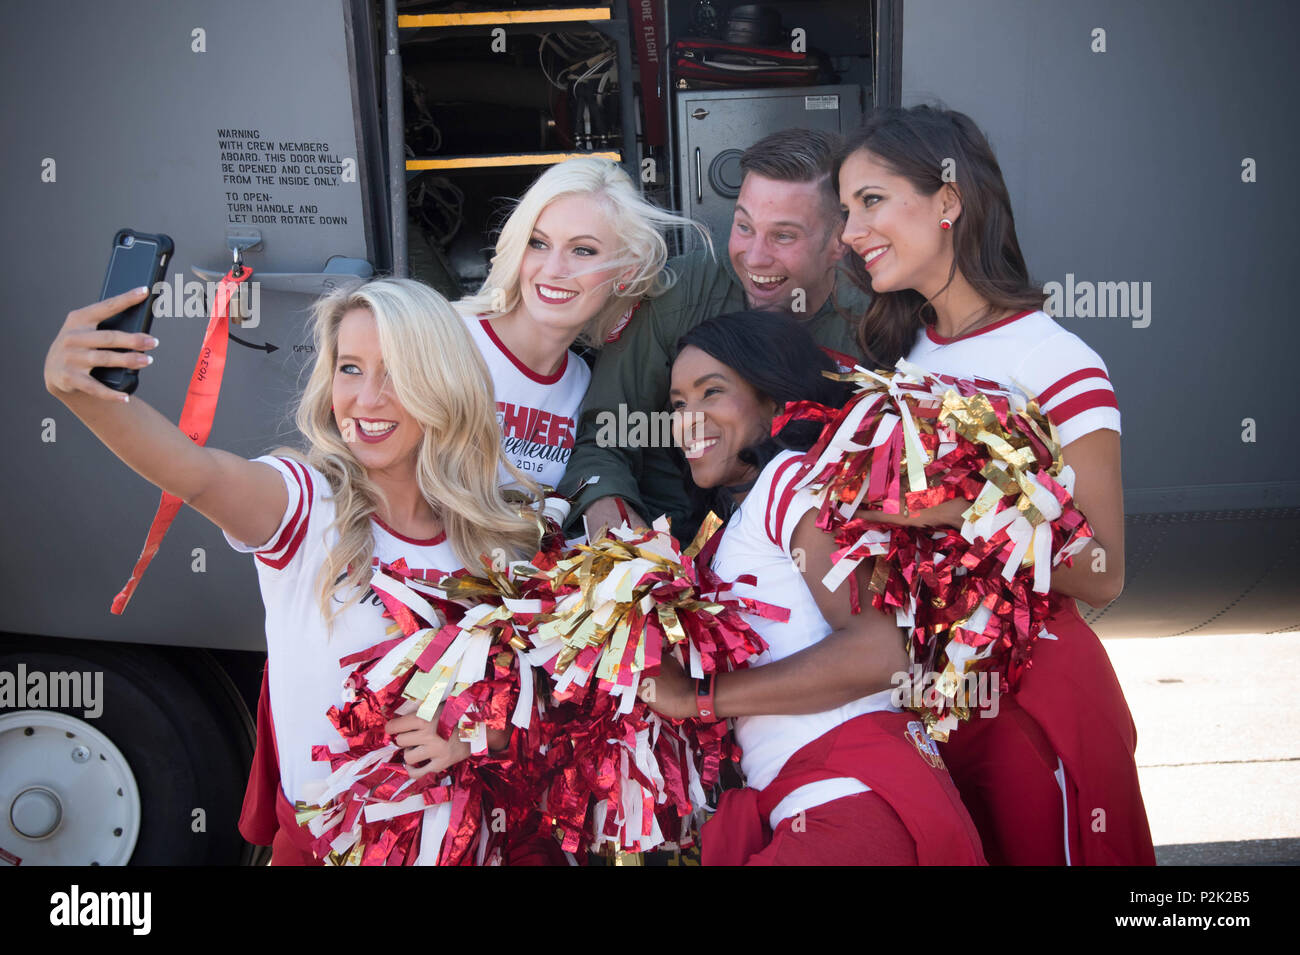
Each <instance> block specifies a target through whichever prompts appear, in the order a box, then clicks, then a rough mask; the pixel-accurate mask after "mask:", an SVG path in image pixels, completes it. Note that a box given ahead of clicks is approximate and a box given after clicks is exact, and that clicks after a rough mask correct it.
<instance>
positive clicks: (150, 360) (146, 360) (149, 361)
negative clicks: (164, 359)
mask: <svg viewBox="0 0 1300 955" xmlns="http://www.w3.org/2000/svg"><path fill="white" fill-rule="evenodd" d="M144 363H145V364H146V365H152V364H153V355H145V356H144Z"/></svg>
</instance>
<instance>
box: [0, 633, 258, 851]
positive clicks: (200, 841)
mask: <svg viewBox="0 0 1300 955" xmlns="http://www.w3.org/2000/svg"><path fill="white" fill-rule="evenodd" d="M19 663H24V664H26V666H27V669H28V671H29V672H30V671H32V670H43V671H45V672H51V671H79V672H85V671H102V672H103V674H104V688H103V693H102V698H101V701H100V703H101V706H102V709H103V712H102V713H101V715H100V716H99V717H98V718H96V719H93V720H86V722H88V723H90V724H92V725H93V726H94V727H95V728H96V729H97V730H99V731H100V732H101V733H103V734H104V735H105V736H107V737H108V738H109V739H111V740H112V742H113V744H114V745H115V746H117V748H118V749H120V750H121V751H122V755H123V756H125V757H126V760H127V762H128V763H129V764H130V766H131V772H132V774H133V775H134V776H135V781H136V785H137V787H138V788H139V791H140V834H139V837H138V839H137V840H136V846H135V852H134V853H133V854H132V856H131V861H130V864H131V865H240V864H248V863H250V862H252V861H254V860H255V850H254V848H253V847H250V846H249V845H248V844H247V843H246V842H245V841H244V839H243V837H242V836H240V834H239V831H238V829H237V828H236V827H237V823H238V820H239V811H240V807H241V805H242V803H243V795H244V786H245V783H246V781H247V779H248V768H249V765H250V763H251V761H252V752H253V750H252V747H253V739H252V725H253V724H252V719H251V717H250V716H249V714H248V711H247V707H245V706H244V704H243V701H242V700H241V699H240V697H239V694H238V692H237V691H236V690H235V689H234V687H233V685H232V684H231V683H230V680H229V678H227V677H226V676H225V674H224V672H223V671H222V670H221V669H220V667H218V666H217V665H216V664H215V663H214V662H213V661H212V660H211V658H210V657H208V655H207V654H206V653H205V652H204V651H202V650H191V649H185V648H173V647H162V648H155V647H146V646H140V645H137V644H123V643H112V644H109V643H95V642H89V641H76V640H59V639H41V640H39V642H38V640H37V638H31V637H27V638H8V639H6V640H5V641H4V642H3V643H0V670H9V671H10V672H15V673H16V672H17V665H18V664H19ZM51 709H55V708H53V707H51ZM57 711H58V712H62V713H67V714H68V715H70V716H75V717H77V718H78V719H85V716H84V710H81V709H58V710H57ZM195 809H202V810H204V813H205V819H204V825H203V829H204V831H202V832H195V831H194V827H195V824H196V823H195V815H194V810H195Z"/></svg>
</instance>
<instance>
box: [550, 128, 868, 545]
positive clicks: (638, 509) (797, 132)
mask: <svg viewBox="0 0 1300 955" xmlns="http://www.w3.org/2000/svg"><path fill="white" fill-rule="evenodd" d="M840 145H841V140H840V138H839V137H838V136H837V135H835V134H834V133H826V132H820V131H815V130H807V129H787V130H782V131H780V132H776V133H772V134H771V135H769V136H766V137H764V138H763V139H761V140H759V141H758V142H757V143H755V144H754V145H753V146H751V147H750V148H749V149H748V150H746V151H745V153H744V155H743V156H742V157H741V159H740V167H741V170H742V172H743V173H744V178H743V180H742V182H741V186H740V194H739V195H738V196H737V197H736V211H735V218H734V221H733V222H732V226H731V233H730V235H729V236H728V240H727V259H726V260H724V261H718V260H716V259H714V258H713V257H712V256H710V255H709V253H708V251H707V250H700V251H699V252H696V253H693V254H689V255H683V256H679V257H678V258H676V259H673V260H672V261H671V262H670V263H669V267H670V268H672V270H673V271H674V273H675V274H676V275H677V282H676V284H675V285H674V286H673V287H672V288H671V289H669V290H668V291H667V292H665V293H664V294H663V295H661V296H659V297H658V298H652V299H648V300H646V301H645V302H644V303H643V304H642V306H641V307H640V308H639V309H637V311H636V313H635V314H634V315H633V316H632V319H631V321H630V322H629V324H628V326H627V328H626V329H625V331H624V332H623V334H622V335H621V336H620V337H619V338H618V340H617V341H614V342H611V343H609V344H606V345H605V347H604V348H602V349H601V352H600V357H599V359H598V360H597V362H596V368H595V371H594V373H593V375H592V379H591V385H590V387H589V389H588V391H587V397H586V400H585V401H584V402H583V405H582V412H581V418H580V421H579V426H578V436H577V441H576V443H575V446H574V450H573V454H572V456H571V457H570V458H569V462H568V466H567V468H566V470H565V475H564V480H563V481H562V482H561V484H560V492H561V493H562V494H564V495H566V496H567V495H570V494H572V493H573V492H574V491H575V490H576V489H577V488H578V486H579V485H580V484H582V483H583V482H584V481H587V480H588V479H589V478H591V477H593V476H596V477H599V482H598V483H595V484H592V485H588V486H586V487H584V488H583V490H582V493H581V494H579V495H578V497H577V498H576V499H575V501H574V506H573V510H572V512H571V514H570V518H569V520H570V526H569V529H570V532H571V533H578V532H581V531H582V529H583V526H584V523H583V519H584V517H585V526H586V528H587V530H588V531H589V532H590V533H591V534H597V533H599V531H600V529H601V528H605V527H611V526H616V525H618V524H619V523H620V521H621V518H620V516H619V512H618V499H622V502H623V504H624V507H625V509H626V510H627V512H628V517H629V519H630V522H631V523H632V525H633V526H634V527H636V526H647V525H648V524H649V522H650V521H653V520H654V519H655V518H657V517H658V516H659V515H660V514H667V515H668V516H669V517H671V518H672V525H673V533H674V535H675V536H677V537H678V539H679V540H681V541H682V542H683V544H685V543H686V542H689V541H690V539H691V538H692V537H693V536H694V533H695V527H694V525H693V518H692V516H691V515H690V513H689V504H688V500H687V496H686V485H685V484H684V481H685V479H686V478H685V461H684V458H683V457H682V455H681V452H680V450H678V449H675V448H667V447H659V446H655V445H657V444H658V443H659V442H657V441H655V440H653V437H652V436H653V435H654V433H655V431H656V429H654V428H643V429H639V431H638V434H643V435H646V436H648V438H649V440H644V441H635V442H633V441H629V440H627V437H626V436H620V439H619V440H614V441H611V440H609V435H610V433H611V431H612V430H613V429H612V428H610V427H609V426H608V422H610V421H627V420H629V418H628V416H629V415H634V416H637V417H640V416H645V418H649V416H650V415H652V414H653V413H655V412H664V411H667V409H668V383H669V372H670V361H671V359H672V355H673V352H674V350H675V348H676V344H677V340H678V338H680V337H681V336H682V335H684V334H685V333H686V332H687V331H689V330H690V329H692V328H694V327H695V326H696V325H698V324H700V323H701V322H703V321H704V320H705V319H707V318H711V317H713V316H714V315H721V314H725V313H727V312H735V311H741V310H743V309H746V308H760V309H785V310H789V311H790V312H791V320H792V321H799V322H802V323H803V324H804V325H805V327H807V328H808V330H809V331H810V332H811V333H812V335H813V338H815V339H816V340H817V342H818V343H819V344H820V345H821V346H822V347H823V348H825V349H827V350H828V351H830V352H831V353H832V355H833V356H834V357H837V358H840V359H841V361H842V360H843V357H844V356H848V358H850V359H852V360H853V361H857V360H860V358H859V356H860V354H861V352H860V349H859V348H858V345H857V343H856V341H855V338H854V322H855V320H856V318H857V317H858V316H861V315H862V314H863V313H864V312H865V311H866V306H867V304H868V301H867V299H866V297H865V296H864V295H863V294H862V293H861V292H859V291H857V290H856V289H855V288H854V286H853V285H852V284H851V283H850V282H849V281H848V280H847V279H841V280H840V281H838V282H837V280H836V272H837V268H836V267H837V265H838V263H839V261H840V258H841V257H842V256H843V254H844V251H845V247H844V246H843V245H842V244H841V242H840V233H841V232H842V231H843V224H844V223H843V216H842V214H841V212H840V200H839V196H838V195H836V193H835V186H834V183H833V182H831V179H830V173H831V167H832V165H833V163H834V159H835V154H836V152H837V151H838V149H839V148H840ZM842 363H843V361H842ZM620 406H621V409H622V413H621V414H620ZM632 420H635V418H633V419H632ZM643 420H644V418H643ZM650 420H654V419H652V418H651V419H650ZM602 424H604V425H605V427H604V428H602ZM634 444H635V445H637V446H632V445H634ZM647 444H649V445H651V446H645V445H647Z"/></svg>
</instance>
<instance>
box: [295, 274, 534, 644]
mask: <svg viewBox="0 0 1300 955" xmlns="http://www.w3.org/2000/svg"><path fill="white" fill-rule="evenodd" d="M354 309H365V310H366V311H368V312H369V313H370V314H371V315H373V316H374V318H375V325H376V328H377V330H378V333H379V347H380V351H381V353H382V355H383V360H384V366H385V368H386V369H387V372H388V375H389V378H390V380H391V382H392V387H393V391H394V393H395V395H396V397H397V400H398V402H400V403H401V405H402V407H403V408H404V409H405V410H406V412H407V413H408V414H409V415H411V417H413V418H414V419H415V420H416V421H417V422H418V423H419V424H420V426H421V427H422V428H423V430H424V436H423V438H422V439H421V441H420V444H419V447H418V449H417V452H416V454H417V457H416V481H417V482H418V483H419V486H420V493H421V494H423V496H424V499H425V500H426V501H428V502H429V505H430V506H431V507H432V508H433V510H434V513H435V514H437V515H438V518H439V520H440V521H441V522H442V525H443V528H444V529H445V531H446V534H447V541H448V543H450V544H451V546H452V548H453V549H454V550H455V552H456V556H457V557H458V558H459V559H460V561H461V563H463V564H464V565H465V566H466V567H468V568H470V569H471V570H473V571H479V570H481V566H480V564H481V557H483V556H486V557H488V558H489V559H490V560H496V559H498V558H500V557H502V556H504V557H505V558H506V559H507V560H517V559H520V558H526V557H531V556H532V554H533V553H534V552H535V551H536V549H537V546H538V543H539V525H538V522H537V521H536V519H534V518H533V517H531V516H530V515H529V514H528V513H527V512H525V511H521V510H520V508H519V507H518V506H514V505H512V504H510V503H509V502H507V501H506V499H505V498H504V497H503V495H502V492H501V491H500V490H499V488H498V478H499V471H500V469H501V467H502V465H504V466H505V469H506V471H507V472H508V473H510V474H511V475H512V476H513V477H514V478H516V479H517V481H518V484H519V485H521V486H522V487H523V488H524V489H525V490H526V491H527V492H528V493H529V494H531V495H532V496H533V498H534V500H536V501H540V500H541V491H540V489H539V488H538V487H537V485H536V484H535V483H533V482H532V481H531V480H529V479H528V478H527V477H526V476H525V475H523V474H521V473H520V472H519V471H518V470H516V469H515V468H514V467H513V466H512V465H511V464H510V462H509V461H508V460H507V459H506V457H505V455H504V453H503V452H502V450H501V432H500V426H499V425H498V423H497V417H496V402H495V400H494V397H493V389H492V382H491V379H490V377H489V374H488V370H487V366H486V365H485V364H484V363H483V358H482V357H481V356H480V355H479V351H478V348H477V347H476V346H475V344H474V340H473V339H472V338H471V337H470V333H469V330H468V329H467V328H466V327H465V322H464V319H462V318H461V317H460V316H459V315H458V314H457V313H456V310H455V309H453V308H452V307H451V305H450V304H448V302H447V300H446V299H444V298H443V297H442V296H441V295H439V294H438V293H437V292H435V291H434V290H433V289H431V288H429V287H428V286H426V285H422V284H421V283H419V282H416V281H412V280H410V279H394V278H385V279H375V280H373V281H370V282H366V283H364V284H362V285H357V286H352V287H345V288H340V289H337V290H335V291H334V292H331V293H329V294H328V295H325V296H324V297H322V298H321V299H320V300H318V301H317V302H316V304H315V306H314V308H313V313H312V326H313V335H314V339H315V349H316V364H315V365H314V366H313V368H312V371H311V375H310V377H309V378H308V380H307V384H306V386H305V387H304V389H303V392H302V396H301V398H300V400H299V402H298V407H297V411H296V414H295V420H296V423H297V426H298V430H299V431H301V432H302V434H303V436H304V437H305V438H306V439H307V445H308V446H307V449H306V451H305V452H300V451H295V450H294V449H291V448H285V449H279V450H277V453H285V454H288V455H290V456H292V457H295V458H296V459H297V460H299V461H303V462H304V463H306V464H310V465H311V466H312V467H314V468H316V469H317V470H319V471H320V472H322V473H323V474H324V475H325V477H326V478H327V479H328V481H329V484H330V488H331V489H332V491H333V494H334V504H335V515H336V516H335V521H334V527H336V528H337V529H338V534H339V537H338V542H337V543H336V544H335V545H334V546H333V548H331V549H330V551H329V553H328V554H327V555H326V558H325V563H324V566H323V567H322V569H321V578H320V598H319V599H320V609H321V613H322V615H323V616H324V617H325V619H326V621H327V622H328V623H329V624H330V625H331V626H332V624H333V622H334V619H335V618H336V617H337V615H338V614H340V613H342V612H343V611H344V610H346V609H347V607H348V606H350V605H351V604H353V603H355V602H356V601H358V600H359V599H361V597H362V596H363V595H364V594H365V592H366V588H367V587H368V585H369V582H370V576H371V566H370V565H371V558H372V556H373V553H374V537H373V531H372V528H371V520H370V518H371V515H373V514H375V512H376V510H377V506H378V504H379V503H380V502H381V500H382V498H383V494H382V492H381V491H380V489H379V488H378V487H377V486H376V485H375V484H374V483H373V482H372V481H371V480H370V478H369V477H368V475H367V474H366V470H365V468H364V467H363V466H362V465H361V463H360V462H359V461H358V460H357V459H356V457H355V456H354V455H353V453H352V449H351V447H350V446H349V443H348V442H347V441H346V440H345V439H344V437H343V435H342V434H341V433H340V431H339V428H338V425H337V423H336V422H335V420H334V412H333V409H332V403H333V398H332V391H333V381H334V374H335V367H336V365H337V364H338V336H339V325H340V324H341V322H342V321H343V316H344V315H346V314H347V313H348V312H350V311H352V310H354ZM348 591H351V593H350V595H349V596H348V597H347V600H346V602H344V603H343V604H342V606H339V604H338V602H336V601H335V600H334V599H333V598H334V596H335V595H337V594H343V593H345V592H348Z"/></svg>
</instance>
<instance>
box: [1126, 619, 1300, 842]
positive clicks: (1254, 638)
mask: <svg viewBox="0 0 1300 955" xmlns="http://www.w3.org/2000/svg"><path fill="white" fill-rule="evenodd" d="M1103 644H1104V645H1105V647H1106V652H1107V653H1108V654H1109V655H1110V658H1111V661H1112V662H1113V664H1114V666H1115V672H1116V673H1117V674H1118V676H1119V680H1120V684H1121V685H1122V686H1123V688H1124V695H1125V696H1126V697H1127V698H1128V705H1129V709H1130V710H1131V711H1132V713H1133V720H1134V722H1135V723H1136V724H1137V729H1138V747H1137V762H1138V775H1139V777H1140V779H1141V783H1142V797H1143V799H1144V801H1145V802H1146V808H1147V818H1148V820H1149V821H1150V823H1151V837H1152V839H1153V841H1154V842H1155V846H1156V858H1157V860H1158V862H1159V863H1160V864H1161V865H1297V864H1300V633H1280V634H1230V635H1224V634H1192V635H1188V636H1181V637H1165V638H1133V639H1110V640H1104V641H1103Z"/></svg>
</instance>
